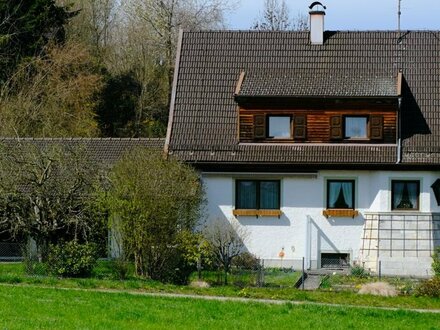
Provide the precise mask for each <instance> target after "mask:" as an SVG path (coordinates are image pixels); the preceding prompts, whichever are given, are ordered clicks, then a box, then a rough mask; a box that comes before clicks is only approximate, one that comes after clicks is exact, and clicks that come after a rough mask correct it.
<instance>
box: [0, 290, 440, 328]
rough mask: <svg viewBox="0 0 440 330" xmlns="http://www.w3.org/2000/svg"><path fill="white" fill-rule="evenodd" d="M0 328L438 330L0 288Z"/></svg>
mask: <svg viewBox="0 0 440 330" xmlns="http://www.w3.org/2000/svg"><path fill="white" fill-rule="evenodd" d="M0 306H1V307H0V312H1V315H2V316H1V318H0V327H1V328H4V329H30V328H32V329H37V328H38V329H145V328H148V329H234V328H236V329H310V328H315V329H325V328H329V329H440V322H439V319H440V318H439V315H438V314H431V313H414V312H407V311H383V310H372V309H365V308H364V309H362V308H342V307H321V306H314V305H300V306H296V305H292V304H289V303H286V304H285V305H267V304H260V303H242V302H219V301H206V300H196V299H188V298H162V297H146V296H136V295H129V294H119V293H101V292H86V291H75V290H69V289H67V290H61V289H53V288H31V287H20V286H0Z"/></svg>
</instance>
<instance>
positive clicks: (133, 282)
mask: <svg viewBox="0 0 440 330" xmlns="http://www.w3.org/2000/svg"><path fill="white" fill-rule="evenodd" d="M275 274H277V273H276V272H275ZM292 276H295V275H294V274H292V273H288V274H287V277H283V278H282V280H286V278H287V279H288V281H289V282H290V281H292V279H293V278H292ZM268 279H269V282H270V283H272V284H274V283H278V284H279V281H281V279H280V278H276V276H274V278H272V279H271V278H270V276H269V277H268V276H266V282H267V280H268ZM286 281H287V280H286ZM0 283H7V284H20V285H32V286H36V285H37V286H42V287H52V288H86V289H110V290H129V291H136V292H167V293H182V294H195V295H205V296H225V297H245V298H263V299H283V300H291V301H308V302H322V303H332V304H343V305H359V306H378V307H398V308H420V309H440V299H435V298H429V297H415V296H411V295H407V296H398V297H378V296H372V295H358V294H357V293H355V292H352V291H351V290H349V291H338V292H335V291H334V290H332V289H331V288H328V289H325V290H317V291H301V290H298V289H295V288H293V287H282V288H279V287H276V286H275V285H274V286H269V287H263V288H257V287H252V286H246V287H243V286H241V285H240V286H237V285H233V284H231V285H228V286H212V287H210V288H195V287H191V286H185V285H183V286H177V285H172V284H163V283H160V282H157V281H152V280H148V279H139V278H135V277H130V278H129V279H127V280H124V281H121V280H117V279H115V277H114V274H113V273H112V271H111V269H110V268H109V267H108V263H100V264H99V266H98V268H97V269H96V272H95V275H94V277H92V278H85V279H83V278H78V279H73V278H55V277H49V276H27V275H24V272H23V265H22V264H21V263H10V264H8V263H0ZM231 283H232V282H231ZM439 318H440V316H439Z"/></svg>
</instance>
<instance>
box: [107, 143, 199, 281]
mask: <svg viewBox="0 0 440 330" xmlns="http://www.w3.org/2000/svg"><path fill="white" fill-rule="evenodd" d="M110 178H111V183H112V187H111V188H110V190H109V191H108V207H109V209H110V211H111V214H112V219H113V220H112V226H113V229H114V230H115V231H118V232H120V233H121V235H122V245H123V250H124V251H125V253H126V254H128V255H130V256H132V257H133V258H134V260H135V269H136V273H137V275H139V276H148V277H151V278H152V279H158V280H162V281H175V280H176V278H175V277H174V275H175V273H176V269H179V270H182V271H183V270H184V268H185V267H184V264H185V263H184V262H183V261H185V259H184V258H183V255H182V253H181V252H180V251H179V246H178V244H177V243H178V240H179V235H180V234H181V233H182V232H183V231H192V229H193V228H194V226H195V224H196V222H197V220H198V219H199V217H200V212H201V203H202V201H203V193H202V187H201V184H200V181H199V178H198V176H197V174H196V172H195V171H194V170H193V169H192V168H190V167H189V166H188V165H185V164H182V163H180V162H178V161H176V160H173V159H169V160H165V159H164V158H163V156H162V154H161V153H159V152H154V151H151V150H147V149H134V150H132V151H131V152H130V153H128V154H127V155H125V156H124V157H123V158H122V159H121V160H120V161H119V162H118V163H117V164H116V165H115V166H114V168H113V170H112V172H111V175H110ZM185 272H186V271H184V272H183V273H185Z"/></svg>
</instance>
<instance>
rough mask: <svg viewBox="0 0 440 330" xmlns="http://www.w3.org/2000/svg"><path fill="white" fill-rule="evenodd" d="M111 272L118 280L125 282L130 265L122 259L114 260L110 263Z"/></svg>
mask: <svg viewBox="0 0 440 330" xmlns="http://www.w3.org/2000/svg"><path fill="white" fill-rule="evenodd" d="M112 269H113V272H114V274H115V276H116V278H118V279H119V280H126V279H127V278H128V274H129V272H130V263H129V262H128V261H127V260H125V259H123V258H116V259H114V260H113V261H112Z"/></svg>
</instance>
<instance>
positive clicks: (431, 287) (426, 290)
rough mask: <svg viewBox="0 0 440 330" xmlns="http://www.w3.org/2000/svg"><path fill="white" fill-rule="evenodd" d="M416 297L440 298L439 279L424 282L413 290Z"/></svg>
mask: <svg viewBox="0 0 440 330" xmlns="http://www.w3.org/2000/svg"><path fill="white" fill-rule="evenodd" d="M415 294H416V296H427V297H433V298H440V277H438V276H437V277H434V278H431V279H429V280H425V281H423V282H422V283H420V284H419V286H418V287H417V288H416V290H415Z"/></svg>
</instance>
